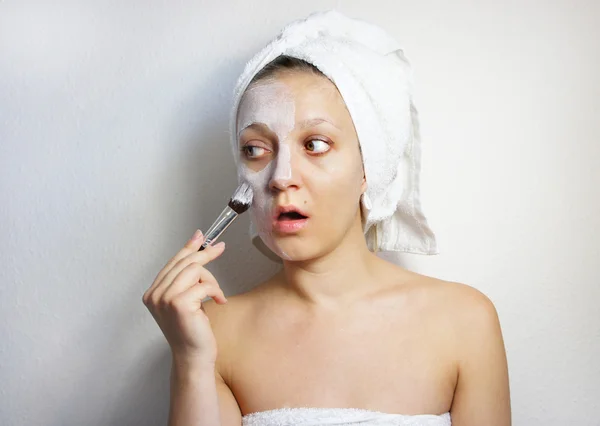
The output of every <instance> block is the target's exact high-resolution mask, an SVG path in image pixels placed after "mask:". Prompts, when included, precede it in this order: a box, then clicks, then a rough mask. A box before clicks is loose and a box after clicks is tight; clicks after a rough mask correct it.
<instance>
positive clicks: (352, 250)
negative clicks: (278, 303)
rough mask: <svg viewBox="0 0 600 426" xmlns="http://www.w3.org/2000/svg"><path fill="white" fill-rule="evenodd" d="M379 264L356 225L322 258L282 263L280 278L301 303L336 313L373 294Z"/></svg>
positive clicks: (379, 261)
mask: <svg viewBox="0 0 600 426" xmlns="http://www.w3.org/2000/svg"><path fill="white" fill-rule="evenodd" d="M382 262H384V261H383V260H381V259H379V258H378V257H377V256H376V255H375V254H373V253H371V252H370V251H369V249H368V247H367V244H366V241H365V238H364V235H363V233H362V228H361V226H360V224H359V226H353V227H352V229H351V230H350V231H349V232H348V234H347V235H346V237H345V238H344V240H343V241H342V242H341V243H340V244H339V245H338V246H337V247H336V248H335V249H334V250H332V251H331V252H329V253H327V254H325V255H323V256H321V257H318V258H315V259H310V260H307V261H298V262H294V261H284V263H283V270H282V271H281V274H280V278H281V279H282V280H283V281H284V283H283V284H284V285H285V287H287V288H288V289H289V290H291V291H292V292H293V293H295V294H296V295H297V296H298V297H299V298H300V299H301V300H302V301H303V302H305V303H307V304H309V305H314V307H315V308H321V307H322V308H326V309H333V310H335V309H338V308H341V307H344V306H347V305H349V304H351V303H352V302H353V301H355V300H357V299H359V298H360V297H361V296H362V295H364V294H365V293H366V292H368V291H369V290H373V287H374V286H375V285H376V283H374V281H376V279H375V273H376V270H377V269H378V268H376V267H375V265H381V263H382Z"/></svg>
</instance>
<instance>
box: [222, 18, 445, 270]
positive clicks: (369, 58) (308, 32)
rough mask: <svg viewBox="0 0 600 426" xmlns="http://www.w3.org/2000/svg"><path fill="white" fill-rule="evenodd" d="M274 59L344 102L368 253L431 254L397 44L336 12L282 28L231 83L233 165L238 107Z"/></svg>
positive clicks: (407, 80)
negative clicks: (313, 74) (361, 186)
mask: <svg viewBox="0 0 600 426" xmlns="http://www.w3.org/2000/svg"><path fill="white" fill-rule="evenodd" d="M279 55H287V56H292V57H295V58H299V59H303V60H305V61H307V62H309V63H311V64H313V65H314V66H316V67H317V68H318V69H319V70H320V71H321V72H322V73H323V74H325V75H326V76H327V77H328V78H329V79H330V80H331V81H332V82H333V83H334V84H335V85H336V86H337V88H338V90H339V92H340V94H341V95H342V98H343V99H344V102H345V103H346V106H347V108H348V111H349V112H350V116H351V117H352V120H353V122H354V126H355V129H356V132H357V135H358V139H359V142H360V147H361V151H362V155H363V164H364V169H365V177H366V181H367V185H368V187H367V190H366V192H365V194H364V195H363V197H362V198H361V209H362V210H363V217H364V221H363V232H364V233H365V235H366V237H367V244H368V246H369V248H370V249H371V250H378V251H399V252H407V253H415V254H427V255H433V254H438V253H439V251H438V249H437V244H436V238H435V235H434V233H433V232H432V230H431V229H430V227H429V225H428V223H427V219H426V218H425V215H424V214H423V211H422V208H421V202H420V194H419V174H420V169H421V146H420V136H419V129H418V117H417V110H416V108H415V106H414V103H413V96H412V91H413V89H412V76H411V73H412V70H411V67H410V64H409V62H408V60H407V59H406V58H405V56H404V53H403V51H402V49H401V48H400V46H399V45H398V43H397V42H396V40H394V39H393V38H392V37H391V36H390V35H388V34H387V33H386V32H385V31H384V30H383V29H381V28H380V27H377V26H375V25H372V24H369V23H366V22H364V21H360V20H357V19H353V18H349V17H347V16H345V15H343V14H341V13H340V12H338V11H336V10H329V11H325V12H315V13H312V14H311V15H309V16H308V17H306V18H304V19H300V20H297V21H294V22H292V23H290V24H288V25H287V26H285V27H284V28H283V30H282V31H281V33H280V34H279V35H277V37H276V38H275V39H273V40H272V41H271V42H269V43H268V44H267V45H266V46H265V47H264V48H263V49H262V50H260V51H259V52H258V53H257V54H256V55H255V56H254V57H253V58H252V59H251V60H250V61H249V62H248V63H247V64H246V66H245V68H244V71H243V72H242V74H241V75H240V77H239V79H238V81H237V85H236V88H235V91H234V102H233V108H232V112H231V119H230V129H231V143H232V148H233V152H234V156H235V158H236V161H237V160H238V148H237V144H238V141H237V138H236V134H237V131H236V130H237V129H236V117H237V109H238V105H239V101H240V99H241V97H242V95H243V93H244V91H245V89H246V87H247V86H248V84H249V83H250V81H251V80H252V78H253V77H254V76H255V75H256V73H258V72H259V71H260V70H261V69H262V68H263V67H264V66H265V65H267V64H268V63H269V62H271V61H272V60H274V59H275V58H276V57H278V56H279ZM250 234H251V238H252V241H253V243H254V244H255V246H257V247H259V249H260V250H261V251H262V252H263V253H265V254H267V255H269V257H271V258H273V254H272V253H270V250H269V249H268V248H267V247H266V246H265V245H264V244H263V243H262V242H261V241H260V238H259V237H258V235H257V232H256V229H255V227H254V226H253V225H251V228H250Z"/></svg>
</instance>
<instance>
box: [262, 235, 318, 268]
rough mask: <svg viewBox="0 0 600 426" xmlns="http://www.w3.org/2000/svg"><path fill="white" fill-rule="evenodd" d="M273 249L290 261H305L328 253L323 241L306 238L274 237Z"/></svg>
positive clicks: (283, 258)
mask: <svg viewBox="0 0 600 426" xmlns="http://www.w3.org/2000/svg"><path fill="white" fill-rule="evenodd" d="M273 244H274V246H275V247H272V248H271V250H273V251H274V252H275V253H276V254H277V255H278V256H279V257H280V258H281V259H282V260H287V261H289V262H304V261H307V260H311V259H316V258H318V257H321V256H323V255H324V254H325V253H326V250H325V246H324V245H323V242H322V241H318V240H316V241H315V239H311V240H308V239H306V238H293V237H292V238H290V237H285V238H274V240H273Z"/></svg>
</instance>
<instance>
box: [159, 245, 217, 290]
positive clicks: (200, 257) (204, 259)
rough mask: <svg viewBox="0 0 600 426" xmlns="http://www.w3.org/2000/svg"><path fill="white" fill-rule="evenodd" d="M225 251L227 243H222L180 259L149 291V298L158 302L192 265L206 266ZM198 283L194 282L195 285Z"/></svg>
mask: <svg viewBox="0 0 600 426" xmlns="http://www.w3.org/2000/svg"><path fill="white" fill-rule="evenodd" d="M224 249H225V243H224V242H220V243H218V244H215V245H214V246H209V247H207V248H206V249H205V250H203V251H194V252H192V253H191V254H189V255H188V256H186V257H184V258H183V259H180V260H179V261H178V262H177V263H176V264H175V265H173V267H172V268H171V270H170V271H168V272H167V274H166V275H165V276H164V278H163V279H162V281H160V282H156V283H155V284H153V285H152V288H151V289H150V290H149V291H148V293H149V294H150V295H151V296H148V297H152V299H153V300H156V298H157V297H159V296H160V295H162V293H164V292H165V290H166V289H167V287H169V286H170V285H171V283H172V282H173V280H174V279H175V277H176V276H177V275H179V273H180V272H181V271H182V270H183V269H184V268H185V267H187V266H188V265H189V264H190V263H199V264H200V266H204V265H205V264H207V263H208V262H210V261H211V260H214V259H216V258H217V257H219V256H220V255H221V254H222V253H223V251H224ZM196 281H198V280H196ZM196 281H194V283H195V282H196ZM194 283H191V284H194ZM154 293H156V296H154Z"/></svg>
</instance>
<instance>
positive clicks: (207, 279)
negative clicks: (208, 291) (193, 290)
mask: <svg viewBox="0 0 600 426" xmlns="http://www.w3.org/2000/svg"><path fill="white" fill-rule="evenodd" d="M198 282H200V284H205V285H208V286H211V287H216V289H217V290H218V291H219V292H220V294H222V297H223V299H224V298H225V294H223V291H222V290H221V288H220V287H219V283H218V282H217V279H216V278H215V276H214V275H213V274H212V273H211V272H210V271H209V270H208V269H206V268H204V267H203V266H202V265H200V264H199V263H190V264H189V265H188V266H187V267H186V268H185V269H183V270H182V271H181V272H180V273H179V275H177V276H176V277H175V279H174V280H173V282H172V283H171V285H169V286H168V287H166V289H165V290H164V293H163V294H162V299H164V300H170V299H173V298H174V297H175V296H177V295H178V294H180V293H183V292H184V291H186V290H187V289H188V288H190V287H192V286H194V285H196V284H198Z"/></svg>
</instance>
